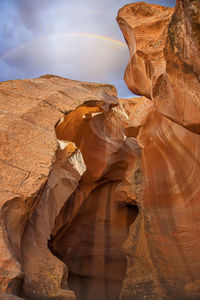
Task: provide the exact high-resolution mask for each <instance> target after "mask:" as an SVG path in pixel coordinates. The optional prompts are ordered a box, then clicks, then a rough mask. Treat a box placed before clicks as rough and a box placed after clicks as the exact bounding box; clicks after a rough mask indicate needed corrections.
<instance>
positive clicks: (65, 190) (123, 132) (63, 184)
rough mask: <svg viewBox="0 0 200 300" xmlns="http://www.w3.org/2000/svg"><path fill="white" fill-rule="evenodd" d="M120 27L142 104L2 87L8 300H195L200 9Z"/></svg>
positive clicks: (88, 86) (144, 9) (142, 6)
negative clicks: (128, 51)
mask: <svg viewBox="0 0 200 300" xmlns="http://www.w3.org/2000/svg"><path fill="white" fill-rule="evenodd" d="M117 21H118V23H119V26H120V28H121V30H122V32H123V34H124V37H125V39H126V41H127V44H128V47H129V50H130V60H129V63H128V66H127V69H126V71H125V81H126V83H127V86H128V87H129V88H130V90H132V91H133V92H134V93H136V94H139V95H141V96H142V97H137V98H132V99H117V93H116V89H115V88H114V87H113V86H111V85H106V84H95V83H86V82H78V81H73V80H69V79H65V78H61V77H57V76H53V75H45V76H41V77H39V78H36V79H31V80H15V81H8V82H3V83H0V103H1V105H0V107H1V108H0V109H1V110H0V111H1V114H0V116H1V119H2V122H1V126H0V134H1V139H0V140H1V150H0V164H1V171H0V179H1V187H0V204H1V224H0V247H1V259H0V299H3V300H6V299H22V298H24V299H41V300H42V299H49V300H50V299H63V300H64V299H68V300H72V299H74V300H75V299H77V300H94V299H96V300H116V299H121V300H130V299H153V300H156V299H157V300H159V299H160V300H161V299H169V300H171V299H181V300H182V299H185V300H186V299H199V298H200V288H199V281H200V279H199V278H200V234H199V213H200V211H199V199H200V185H199V177H198V176H199V173H200V136H199V134H200V107H199V105H200V82H199V81H200V38H199V33H200V3H199V1H197V0H190V1H189V0H186V1H183V0H178V1H177V5H176V8H175V10H174V9H172V8H166V7H162V6H159V5H151V4H147V3H143V2H141V3H134V4H128V5H126V6H125V7H123V8H122V9H120V11H119V13H118V17H117Z"/></svg>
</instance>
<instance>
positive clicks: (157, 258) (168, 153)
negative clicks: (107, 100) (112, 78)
mask: <svg viewBox="0 0 200 300" xmlns="http://www.w3.org/2000/svg"><path fill="white" fill-rule="evenodd" d="M146 7H148V9H147V10H145V8H146ZM199 8H200V7H199V1H195V0H194V1H181V0H179V1H177V6H176V8H175V12H174V14H173V15H172V19H171V21H170V19H168V21H167V22H165V28H164V27H163V30H164V31H163V32H165V33H166V34H165V35H163V44H162V47H163V55H162V61H164V63H165V64H166V67H165V68H163V69H162V72H161V73H160V75H159V76H158V77H157V78H156V79H155V80H154V81H151V73H149V74H148V76H147V75H146V74H147V73H146V72H141V73H142V74H143V73H144V76H143V77H142V78H143V81H142V84H143V85H144V86H145V87H148V88H149V89H150V92H149V93H148V96H149V95H150V97H151V99H152V101H153V104H154V109H153V111H152V112H151V113H150V115H149V116H148V120H147V121H146V123H145V124H144V125H143V126H142V127H141V128H140V129H139V131H138V132H135V131H134V132H132V135H133V136H135V137H136V140H137V141H138V144H139V146H140V147H141V149H142V150H141V153H142V156H141V161H140V163H138V168H136V169H134V168H132V175H131V170H130V176H129V178H130V180H129V182H130V181H131V180H132V183H130V186H135V177H137V179H138V180H137V182H138V183H139V185H138V186H136V187H137V188H135V189H134V192H135V191H136V190H137V191H138V193H136V192H135V195H136V194H137V197H135V202H136V204H137V205H138V207H139V214H138V217H137V219H136V221H135V223H134V224H133V225H132V226H131V228H130V231H129V237H128V239H127V240H126V242H125V252H126V254H127V259H128V265H127V270H126V276H125V280H124V283H123V287H122V291H121V296H120V299H123V300H129V299H170V300H171V299H181V300H182V299H185V300H186V299H199V297H200V289H199V277H200V264H199V262H200V254H199V253H200V234H199V229H198V228H199V213H200V212H199V200H200V190H199V189H200V186H199V175H200V170H199V166H200V156H199V146H200V145H199V143H200V136H199V112H200V109H199V100H200V99H199V95H200V90H199V89H200V82H199V58H200V43H199V32H200V18H199V13H200V9H199ZM149 9H150V11H151V12H152V11H153V12H154V13H156V12H157V16H159V15H160V14H161V13H163V11H164V9H163V8H160V7H159V6H154V5H147V4H145V3H139V4H137V3H136V4H130V5H128V6H125V7H124V8H122V9H121V10H120V11H119V15H118V22H119V24H120V27H121V29H122V31H123V33H124V34H125V38H126V39H127V43H128V44H129V45H135V49H138V48H139V47H140V46H141V44H142V43H145V42H146V43H147V42H148V36H150V37H151V34H150V35H148V36H146V32H145V30H144V27H143V30H140V27H138V28H137V30H135V27H134V26H132V28H130V27H131V25H132V24H133V23H134V20H137V23H138V24H140V23H141V22H143V20H144V14H145V13H146V15H147V12H148V11H149ZM159 10H160V11H159ZM132 12H134V15H133V13H132ZM152 15H153V13H152ZM145 20H146V27H147V28H150V26H151V25H152V23H151V20H150V19H148V15H147V18H146V19H145ZM148 20H149V23H148ZM166 20H167V19H166ZM164 21H165V20H164V19H162V20H160V22H161V23H162V24H163V26H164V23H163V22H164ZM127 24H128V25H129V26H127ZM168 24H169V25H168ZM127 28H129V29H127ZM141 29H142V28H141ZM126 30H127V31H128V30H129V33H128V34H127V31H126ZM152 32H153V30H152ZM158 33H159V30H158ZM138 36H139V37H140V39H138ZM146 49H149V48H146V47H144V50H143V51H147V50H146ZM134 51H135V50H131V51H130V55H131V59H130V61H129V65H128V67H127V70H128V71H129V70H135V69H136V70H137V69H138V62H137V60H134V59H132V53H134ZM154 55H155V57H157V50H156V49H155V50H154V51H152V52H151V55H148V59H149V61H150V63H151V64H154V59H153V57H154ZM133 57H134V56H133ZM143 62H144V60H143ZM148 63H149V62H148ZM127 70H126V73H125V78H126V82H127V84H128V86H129V88H131V90H133V91H137V90H138V91H139V93H140V94H141V95H147V92H146V90H145V89H143V88H141V86H139V84H138V82H137V81H134V76H135V74H136V73H135V74H132V73H131V72H130V71H129V72H127ZM149 82H152V84H151V85H150V84H149ZM138 86H139V88H140V90H139V88H138ZM129 136H131V132H129ZM136 175H137V176H136ZM133 194H134V193H133ZM133 194H132V195H133ZM125 201H128V202H130V199H127V200H126V198H125Z"/></svg>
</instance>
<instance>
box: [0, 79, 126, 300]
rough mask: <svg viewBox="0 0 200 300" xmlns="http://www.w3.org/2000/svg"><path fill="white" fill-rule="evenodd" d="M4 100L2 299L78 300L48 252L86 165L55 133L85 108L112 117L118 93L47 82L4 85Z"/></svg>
mask: <svg viewBox="0 0 200 300" xmlns="http://www.w3.org/2000/svg"><path fill="white" fill-rule="evenodd" d="M0 93H1V98H0V100H1V109H2V113H1V119H2V122H1V124H2V125H1V143H2V145H3V147H2V148H1V152H0V155H1V163H2V168H1V191H0V193H1V194H0V199H1V242H0V243H1V244H0V245H1V251H2V254H1V261H0V263H1V268H0V270H1V271H0V278H1V285H0V287H1V294H2V295H3V296H2V297H4V298H5V297H10V296H9V295H10V294H15V295H22V296H24V297H25V298H26V297H28V299H43V298H45V297H47V298H49V299H53V298H55V297H60V298H62V299H74V298H75V295H74V293H73V292H72V291H69V290H67V285H66V281H67V267H66V265H65V264H64V263H63V262H61V261H60V260H59V259H57V258H56V257H55V256H53V255H52V253H51V252H50V250H49V249H48V245H47V244H48V240H49V239H50V235H51V233H52V230H53V228H54V223H55V219H56V218H57V216H58V215H59V214H60V213H61V211H62V208H63V207H64V205H66V203H67V200H68V198H70V195H71V194H73V192H74V191H75V190H76V188H77V186H78V185H79V181H80V179H81V177H82V175H83V174H84V172H85V171H86V165H85V162H84V159H83V156H82V154H81V151H80V150H79V149H78V148H77V146H76V145H75V144H74V143H73V141H66V140H65V141H59V140H58V139H57V137H56V134H55V129H54V128H55V125H56V124H57V123H58V122H59V121H60V120H61V119H62V117H64V115H65V114H66V113H68V112H69V111H71V110H73V109H75V108H76V107H78V106H80V105H81V104H83V103H85V102H86V103H88V102H89V107H88V111H89V109H90V105H91V103H93V106H94V107H97V108H98V109H100V110H101V111H102V112H108V111H109V110H110V109H111V108H112V106H113V107H114V106H116V105H117V98H116V89H115V88H114V87H112V86H110V85H104V84H93V83H85V82H77V81H73V80H67V79H65V78H60V77H56V76H52V75H46V76H42V77H40V78H36V79H31V80H16V81H9V82H4V83H1V85H0ZM86 106H87V104H86ZM120 146H121V145H120ZM77 205H78V204H77ZM63 286H64V288H65V289H63V288H62V287H63ZM13 297H14V296H13ZM5 299H6V298H5ZM45 299H46V298H45Z"/></svg>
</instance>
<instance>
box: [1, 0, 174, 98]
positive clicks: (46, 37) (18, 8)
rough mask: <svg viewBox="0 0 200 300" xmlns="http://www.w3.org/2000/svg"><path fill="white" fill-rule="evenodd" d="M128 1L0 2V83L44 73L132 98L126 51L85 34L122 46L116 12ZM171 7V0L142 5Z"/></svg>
mask: <svg viewBox="0 0 200 300" xmlns="http://www.w3.org/2000/svg"><path fill="white" fill-rule="evenodd" d="M132 2H138V1H127V0H101V1H100V0H56V1H55V0H0V81H4V80H10V79H24V78H33V77H37V76H40V75H43V74H46V73H49V74H55V75H59V76H64V77H67V78H71V79H76V80H84V81H93V82H105V83H111V84H114V85H115V86H116V87H117V90H118V94H119V96H120V97H131V95H132V94H131V92H130V91H129V90H128V88H127V87H126V85H125V83H124V81H123V73H124V70H125V67H126V64H127V62H128V58H129V54H128V49H127V48H125V47H122V46H120V45H117V44H115V43H113V42H110V41H108V40H103V39H98V38H95V37H89V36H86V35H83V36H81V35H62V34H61V33H73V32H76V33H77V32H78V33H82V32H84V33H90V34H96V35H101V36H107V37H109V38H112V39H115V40H119V41H121V42H124V38H123V35H122V33H121V31H120V29H119V27H118V25H117V22H116V20H115V19H116V16H117V12H118V10H119V9H120V8H121V7H122V6H124V5H125V4H128V3H132ZM145 2H148V3H153V4H161V5H165V6H171V7H172V6H174V5H175V1H174V0H168V1H167V0H158V1H153V0H151V1H145Z"/></svg>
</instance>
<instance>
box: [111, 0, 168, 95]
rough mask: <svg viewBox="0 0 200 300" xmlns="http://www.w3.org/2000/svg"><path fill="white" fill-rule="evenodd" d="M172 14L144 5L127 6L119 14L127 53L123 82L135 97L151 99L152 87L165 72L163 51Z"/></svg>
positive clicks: (157, 7) (119, 22)
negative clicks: (127, 49)
mask: <svg viewBox="0 0 200 300" xmlns="http://www.w3.org/2000/svg"><path fill="white" fill-rule="evenodd" d="M172 13H173V8H169V7H163V6H160V5H152V4H148V3H144V2H139V3H132V4H127V5H126V6H124V7H123V8H121V9H120V10H119V12H118V16H117V22H118V24H119V26H120V28H121V30H122V32H123V34H124V37H125V39H126V41H127V44H128V47H129V52H130V59H129V63H128V66H127V68H126V71H125V75H124V79H125V82H126V84H127V86H128V88H129V89H130V90H131V91H132V92H133V93H135V94H138V95H144V96H146V97H147V98H150V99H151V93H152V87H153V86H154V83H155V82H156V80H157V78H158V77H159V76H160V74H162V73H163V72H164V70H165V66H166V64H165V59H164V53H163V48H164V46H165V42H166V38H167V25H168V24H169V22H170V19H171V16H172Z"/></svg>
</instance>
